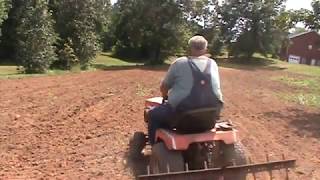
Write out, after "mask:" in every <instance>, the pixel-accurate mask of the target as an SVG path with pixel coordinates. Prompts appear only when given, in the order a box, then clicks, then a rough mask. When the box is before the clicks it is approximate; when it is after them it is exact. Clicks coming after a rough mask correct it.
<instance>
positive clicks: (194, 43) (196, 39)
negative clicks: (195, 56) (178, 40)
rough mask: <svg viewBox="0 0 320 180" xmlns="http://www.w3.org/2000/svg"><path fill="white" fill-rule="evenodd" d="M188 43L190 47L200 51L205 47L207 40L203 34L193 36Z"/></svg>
mask: <svg viewBox="0 0 320 180" xmlns="http://www.w3.org/2000/svg"><path fill="white" fill-rule="evenodd" d="M188 45H189V47H190V48H191V49H194V50H198V51H202V50H206V49H207V46H208V41H207V40H206V39H205V38H204V37H203V36H193V37H192V38H191V39H190V40H189V42H188Z"/></svg>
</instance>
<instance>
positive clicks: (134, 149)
mask: <svg viewBox="0 0 320 180" xmlns="http://www.w3.org/2000/svg"><path fill="white" fill-rule="evenodd" d="M129 146H130V152H129V154H130V157H131V158H139V157H140V156H141V152H142V150H143V148H144V147H145V146H146V137H145V135H144V133H143V132H135V133H134V135H133V137H132V139H130V143H129Z"/></svg>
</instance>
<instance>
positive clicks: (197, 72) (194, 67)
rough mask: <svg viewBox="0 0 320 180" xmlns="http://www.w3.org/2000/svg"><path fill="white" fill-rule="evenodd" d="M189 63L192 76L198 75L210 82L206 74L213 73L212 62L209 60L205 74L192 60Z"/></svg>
mask: <svg viewBox="0 0 320 180" xmlns="http://www.w3.org/2000/svg"><path fill="white" fill-rule="evenodd" d="M188 63H189V65H190V68H191V71H192V74H193V75H194V76H196V75H198V76H200V77H201V78H203V79H206V80H209V79H208V77H207V76H206V75H205V74H207V73H210V71H211V61H210V60H208V62H207V65H206V68H205V70H204V72H202V71H201V70H200V69H199V67H198V66H197V65H196V64H195V63H194V62H193V61H192V60H191V59H190V58H188Z"/></svg>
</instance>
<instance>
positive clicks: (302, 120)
mask: <svg viewBox="0 0 320 180" xmlns="http://www.w3.org/2000/svg"><path fill="white" fill-rule="evenodd" d="M288 111H289V112H290V113H286V114H284V113H280V112H267V113H265V115H266V116H267V117H270V118H280V119H286V120H288V121H289V122H290V124H291V125H292V126H293V127H295V128H296V129H297V134H298V135H299V136H303V137H304V136H311V137H315V138H320V112H306V111H304V110H303V109H298V108H291V109H288Z"/></svg>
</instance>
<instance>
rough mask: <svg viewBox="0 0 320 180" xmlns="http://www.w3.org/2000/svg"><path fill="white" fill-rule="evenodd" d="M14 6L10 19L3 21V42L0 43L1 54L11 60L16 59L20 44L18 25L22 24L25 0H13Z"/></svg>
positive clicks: (9, 14)
mask: <svg viewBox="0 0 320 180" xmlns="http://www.w3.org/2000/svg"><path fill="white" fill-rule="evenodd" d="M11 4H12V7H11V9H10V10H9V13H8V19H6V20H5V21H4V22H3V25H2V36H1V44H0V48H1V49H0V55H1V57H2V58H8V59H11V61H14V60H17V59H16V54H17V52H16V50H17V44H18V34H17V27H18V26H19V24H20V19H21V15H22V14H23V13H22V10H23V6H24V1H21V0H12V1H11ZM16 63H17V64H21V62H16Z"/></svg>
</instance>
